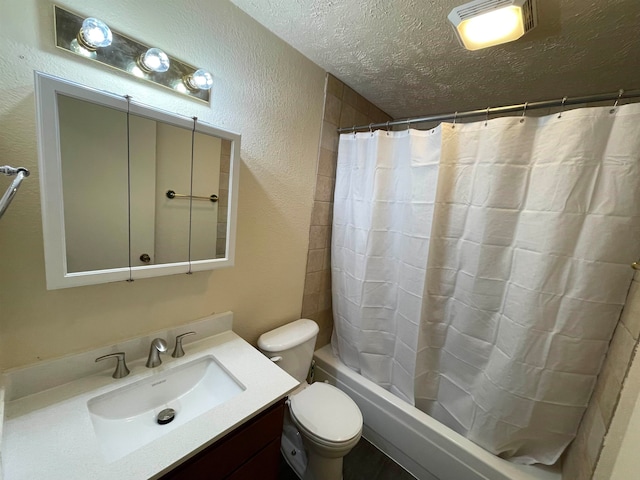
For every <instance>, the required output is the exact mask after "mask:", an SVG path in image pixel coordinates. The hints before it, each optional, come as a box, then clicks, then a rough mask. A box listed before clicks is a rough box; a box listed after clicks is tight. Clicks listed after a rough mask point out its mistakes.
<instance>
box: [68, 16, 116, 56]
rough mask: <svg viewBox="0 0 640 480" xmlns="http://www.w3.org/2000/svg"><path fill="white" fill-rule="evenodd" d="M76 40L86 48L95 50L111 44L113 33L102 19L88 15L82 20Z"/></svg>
mask: <svg viewBox="0 0 640 480" xmlns="http://www.w3.org/2000/svg"><path fill="white" fill-rule="evenodd" d="M77 38H78V42H79V43H80V44H81V45H82V46H83V47H84V48H86V49H87V50H94V51H95V50H97V49H98V48H104V47H108V46H109V45H111V42H112V41H113V35H112V34H111V29H110V28H109V26H108V25H107V24H106V23H104V22H103V21H102V20H98V19H97V18H93V17H89V18H85V19H84V21H83V22H82V27H81V28H80V31H79V32H78V37H77Z"/></svg>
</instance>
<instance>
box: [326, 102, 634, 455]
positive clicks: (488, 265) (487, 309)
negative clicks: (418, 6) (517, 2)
mask: <svg viewBox="0 0 640 480" xmlns="http://www.w3.org/2000/svg"><path fill="white" fill-rule="evenodd" d="M420 166H422V167H423V168H420ZM396 169H397V170H396ZM427 170H428V172H429V173H428V175H424V174H423V176H424V177H426V178H425V179H422V178H418V177H417V176H414V175H413V172H414V171H416V172H422V171H427ZM400 172H402V173H400ZM434 194H435V197H434ZM409 201H411V202H412V203H413V202H417V205H415V206H413V205H411V206H410V205H408V204H407V202H409ZM381 212H382V213H381ZM639 224H640V105H637V104H636V105H627V106H623V107H619V108H617V109H616V110H615V112H614V113H611V112H610V107H609V108H588V109H578V110H572V111H567V112H564V114H562V115H561V117H560V118H558V115H557V114H556V115H550V116H547V117H541V118H526V119H524V121H521V119H520V118H500V119H495V120H491V121H489V122H488V123H485V122H484V121H483V122H477V123H471V124H465V125H461V124H458V125H455V126H454V125H452V124H442V125H441V126H440V127H438V128H437V129H434V130H432V131H429V132H416V131H410V132H396V133H391V134H389V135H387V134H386V133H385V132H376V133H375V134H374V135H373V137H372V136H371V134H370V133H368V132H367V133H361V134H357V135H356V136H355V138H354V135H353V134H347V135H342V136H341V139H340V152H339V158H338V173H337V180H336V196H335V206H334V237H333V243H332V274H333V285H334V293H333V301H334V307H333V308H334V320H335V330H334V336H333V342H332V343H333V346H334V350H336V353H337V354H338V355H339V356H340V358H341V359H342V360H343V361H344V362H345V363H346V364H347V365H349V366H351V367H352V368H354V369H356V370H358V371H360V372H361V373H362V374H363V375H364V376H366V377H367V378H370V379H372V380H374V381H376V382H378V383H379V384H380V385H382V386H384V387H386V388H388V389H389V390H391V391H392V392H394V393H395V394H397V395H399V396H401V397H403V398H405V399H406V400H408V401H410V402H411V403H415V405H416V406H417V407H418V408H420V409H422V410H424V411H426V412H427V413H429V414H431V415H432V416H434V417H435V418H437V419H438V420H440V421H441V422H443V423H444V424H446V425H448V426H450V427H451V428H453V429H454V430H456V431H458V432H460V433H461V434H463V435H465V436H466V437H468V438H469V439H471V440H473V441H474V442H476V443H477V444H479V445H481V446H483V447H484V448H486V449H487V450H488V451H490V452H492V453H494V454H496V455H500V456H502V457H505V458H511V459H513V460H514V461H517V462H521V463H538V462H539V463H544V464H552V463H555V461H556V460H557V459H558V457H559V456H560V454H561V453H562V451H563V449H564V448H565V447H566V446H567V444H568V443H569V442H570V441H571V440H572V438H573V437H574V435H575V432H576V430H577V427H578V425H579V423H580V420H581V417H582V414H583V413H584V410H585V407H586V405H587V403H588V401H589V397H590V395H591V392H592V390H593V386H594V383H595V379H596V376H597V374H598V372H599V369H600V366H601V363H602V360H603V358H604V355H605V353H606V349H607V347H608V342H609V339H610V337H611V334H612V332H613V329H614V328H615V325H616V322H617V320H618V317H619V314H620V310H621V308H622V305H623V303H624V300H625V297H626V293H627V289H628V286H629V282H630V280H631V276H632V270H631V269H630V268H629V263H631V262H632V261H635V260H637V258H638V255H640V242H639V240H640V228H639ZM409 245H411V247H412V248H408V246H409ZM409 377H410V378H411V379H412V380H415V391H414V388H413V384H412V382H411V381H409V380H408V378H409Z"/></svg>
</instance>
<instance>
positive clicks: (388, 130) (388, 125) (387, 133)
mask: <svg viewBox="0 0 640 480" xmlns="http://www.w3.org/2000/svg"><path fill="white" fill-rule="evenodd" d="M388 136H389V120H387V137H388Z"/></svg>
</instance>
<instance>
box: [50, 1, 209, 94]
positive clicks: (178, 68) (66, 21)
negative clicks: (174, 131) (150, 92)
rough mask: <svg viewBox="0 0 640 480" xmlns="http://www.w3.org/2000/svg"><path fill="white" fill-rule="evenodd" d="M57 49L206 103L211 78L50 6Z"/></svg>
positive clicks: (94, 21) (99, 23)
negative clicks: (52, 11)
mask: <svg viewBox="0 0 640 480" xmlns="http://www.w3.org/2000/svg"><path fill="white" fill-rule="evenodd" d="M53 10H54V22H55V28H54V30H55V33H56V47H58V48H60V49H62V50H66V51H69V52H71V53H74V54H76V55H79V56H81V57H85V58H88V59H90V60H94V61H96V62H99V63H102V64H103V65H107V66H109V67H112V68H115V69H117V70H120V71H122V72H126V73H128V74H130V75H133V76H135V77H137V78H142V79H144V80H147V81H149V82H153V83H155V84H156V85H161V86H163V87H165V88H168V89H170V90H172V91H174V92H178V93H181V94H183V95H186V96H188V97H191V98H194V99H196V100H201V101H203V102H206V103H209V100H210V98H211V87H212V85H213V76H212V75H211V73H209V72H208V71H206V70H204V69H202V68H197V67H194V66H192V65H189V64H187V63H184V62H182V61H180V60H178V59H177V58H174V57H171V56H169V55H167V54H166V53H165V52H163V51H162V50H160V49H159V48H151V47H149V46H148V45H145V44H143V43H140V42H138V41H136V40H133V39H132V38H129V37H127V36H125V35H123V34H121V33H118V32H116V31H115V30H112V29H111V28H109V26H108V25H107V24H106V23H104V22H103V21H102V20H99V19H97V18H94V17H85V16H81V15H78V14H76V13H73V12H70V11H68V10H65V9H64V8H61V7H59V6H58V5H54V6H53Z"/></svg>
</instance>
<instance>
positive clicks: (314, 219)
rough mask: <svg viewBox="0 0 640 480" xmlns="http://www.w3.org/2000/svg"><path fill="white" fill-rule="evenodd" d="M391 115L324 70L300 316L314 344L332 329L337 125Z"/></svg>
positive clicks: (324, 339)
mask: <svg viewBox="0 0 640 480" xmlns="http://www.w3.org/2000/svg"><path fill="white" fill-rule="evenodd" d="M389 120H391V117H390V116H389V115H387V114H386V113H384V112H383V111H382V110H380V109H379V108H378V107H376V106H375V105H374V104H372V103H371V102H369V101H368V100H367V99H366V98H364V97H363V96H362V95H359V94H358V93H357V92H355V91H354V90H353V89H351V88H349V87H348V86H347V85H345V84H344V83H342V82H341V81H340V80H338V79H337V78H336V77H334V76H333V75H330V74H327V83H326V94H325V103H324V115H323V122H322V141H321V144H320V150H319V153H318V170H317V174H316V188H315V196H314V204H313V214H312V216H311V225H310V227H309V251H308V253H307V275H306V277H305V285H304V300H303V303H302V312H301V316H302V317H305V318H311V319H312V320H315V321H316V322H318V325H319V326H320V333H319V334H318V341H317V342H316V347H318V348H319V347H321V346H323V345H326V344H327V343H329V340H330V339H331V331H332V329H333V313H332V310H331V221H332V217H333V191H334V187H335V183H336V162H337V159H338V138H339V135H338V132H337V129H338V127H353V126H354V125H355V126H360V125H368V124H370V123H380V122H386V121H389Z"/></svg>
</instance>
